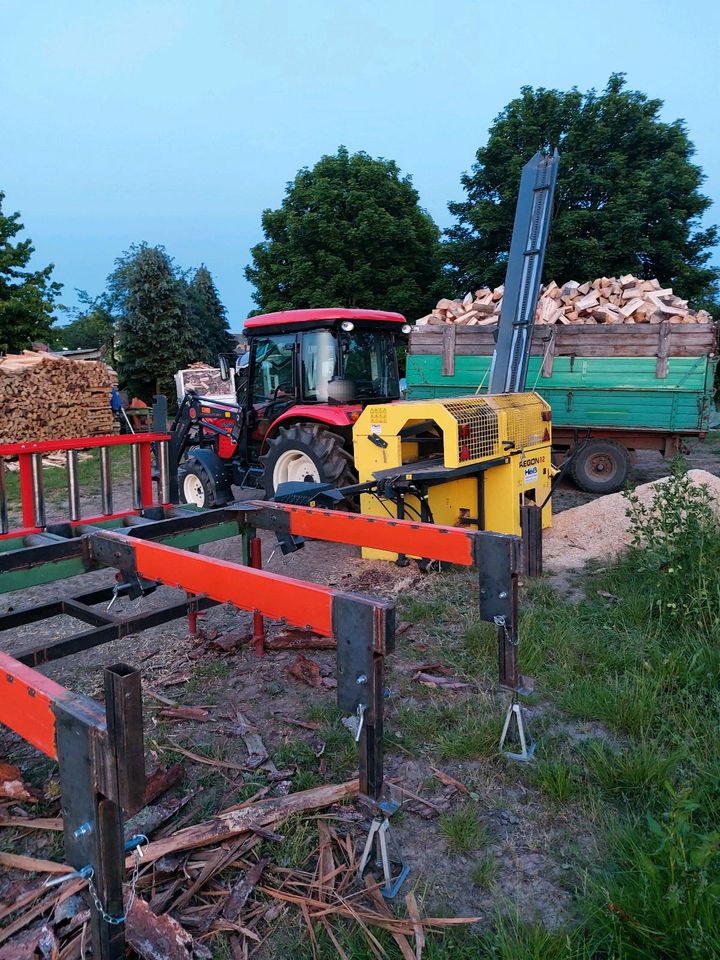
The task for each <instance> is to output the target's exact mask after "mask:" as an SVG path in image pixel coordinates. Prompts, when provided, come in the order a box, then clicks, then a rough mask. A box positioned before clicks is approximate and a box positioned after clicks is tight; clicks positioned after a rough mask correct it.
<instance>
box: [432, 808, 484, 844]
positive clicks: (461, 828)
mask: <svg viewBox="0 0 720 960" xmlns="http://www.w3.org/2000/svg"><path fill="white" fill-rule="evenodd" d="M439 827H440V835H441V836H442V837H443V838H444V839H445V840H446V841H447V844H448V846H449V847H450V849H451V850H455V851H457V852H459V853H471V852H472V851H473V850H477V849H479V848H480V847H482V846H483V845H484V844H485V843H487V831H486V829H485V827H484V826H483V825H482V823H480V820H479V819H478V814H477V808H476V807H475V805H474V804H471V803H468V804H465V805H464V806H462V807H456V808H455V809H454V810H452V811H450V812H448V813H442V814H441V815H440V820H439Z"/></svg>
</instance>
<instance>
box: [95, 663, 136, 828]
mask: <svg viewBox="0 0 720 960" xmlns="http://www.w3.org/2000/svg"><path fill="white" fill-rule="evenodd" d="M104 679H105V713H106V716H107V730H108V740H109V744H110V751H111V754H112V759H113V761H114V768H115V769H114V775H115V780H116V783H117V788H116V792H115V797H116V799H117V801H118V803H119V804H120V806H121V807H122V808H123V810H124V811H125V813H126V815H128V816H130V815H132V814H133V813H136V812H137V811H138V810H141V809H142V807H143V806H144V805H145V751H144V744H143V711H142V686H141V677H140V671H139V670H137V669H136V668H135V667H129V666H127V665H126V664H124V663H117V664H115V665H114V666H112V667H107V669H106V670H105V678H104Z"/></svg>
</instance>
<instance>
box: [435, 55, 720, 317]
mask: <svg viewBox="0 0 720 960" xmlns="http://www.w3.org/2000/svg"><path fill="white" fill-rule="evenodd" d="M662 106H663V103H662V101H661V100H657V99H650V98H649V97H648V96H646V95H645V94H644V93H641V92H639V91H637V90H628V89H627V88H626V84H625V78H624V76H623V75H622V74H613V75H612V76H611V77H610V79H609V81H608V84H607V86H606V87H605V89H604V90H603V91H602V92H601V93H597V92H596V91H595V90H589V91H588V92H587V93H581V92H580V91H579V90H577V89H575V88H573V89H572V90H569V91H567V92H563V91H560V90H546V89H543V88H539V89H533V88H532V87H523V88H522V90H521V92H520V96H519V97H516V98H515V99H514V100H512V101H511V102H510V103H509V104H508V105H507V106H506V107H505V109H504V110H503V111H502V112H501V113H500V114H499V116H498V117H497V118H496V119H495V122H494V123H493V125H492V127H491V128H490V132H489V136H488V140H487V143H486V145H485V146H484V147H481V148H480V149H479V150H478V151H477V154H476V162H475V164H474V165H473V167H472V170H471V171H470V173H466V174H464V175H463V177H462V185H463V187H464V189H465V192H466V198H465V199H464V200H462V201H460V202H457V203H451V204H450V212H451V213H453V214H454V215H455V216H456V217H457V221H458V222H457V224H456V225H455V226H454V227H452V228H450V229H449V230H448V231H447V235H448V238H449V242H448V244H447V253H448V259H449V261H450V263H451V264H452V265H453V267H454V270H455V275H456V285H457V290H458V291H459V290H466V289H467V290H472V289H475V288H476V287H478V286H481V285H484V284H489V285H490V286H495V285H496V284H499V283H502V280H503V277H504V273H505V262H506V255H507V251H508V248H509V245H510V235H511V232H512V223H513V214H514V209H515V201H516V198H517V188H518V182H519V178H520V170H521V167H522V165H523V164H524V163H525V162H526V161H527V160H528V159H529V158H530V157H531V156H532V155H533V154H534V153H535V151H536V150H538V149H544V150H547V151H549V150H551V149H552V148H553V147H558V148H559V150H560V154H561V157H560V173H559V177H558V184H557V191H556V211H555V221H554V224H553V229H552V236H551V241H550V245H549V247H548V252H547V257H546V259H545V278H546V279H550V278H555V279H557V280H558V281H559V282H562V281H565V280H571V279H574V280H579V281H584V280H589V279H594V278H595V277H600V276H612V275H616V276H619V275H621V274H625V273H633V274H635V275H636V276H639V277H643V278H651V277H658V278H659V279H660V281H661V283H662V284H663V286H668V287H672V288H673V290H674V291H675V292H676V293H678V294H679V295H680V296H683V297H686V298H691V299H692V300H693V301H694V302H695V304H696V305H698V306H700V305H707V304H708V302H709V301H710V302H711V301H713V300H714V299H715V297H716V295H717V281H718V276H719V275H720V273H719V271H718V270H717V269H716V268H714V267H713V266H712V265H710V263H709V260H710V256H711V252H712V248H713V246H714V245H715V243H716V241H717V229H716V227H713V226H703V225H702V216H703V214H704V213H705V211H706V210H707V209H708V207H709V206H710V200H709V199H708V198H707V197H706V196H704V195H703V193H702V192H701V189H700V188H701V185H702V182H703V180H704V175H703V173H702V170H701V169H700V167H699V166H698V165H697V164H695V163H694V162H693V160H692V158H693V156H694V153H695V150H694V147H693V144H692V143H691V141H690V139H689V137H688V133H687V130H686V127H685V124H684V122H683V121H682V120H675V121H674V122H672V123H666V122H664V121H663V120H661V119H660V111H661V109H662Z"/></svg>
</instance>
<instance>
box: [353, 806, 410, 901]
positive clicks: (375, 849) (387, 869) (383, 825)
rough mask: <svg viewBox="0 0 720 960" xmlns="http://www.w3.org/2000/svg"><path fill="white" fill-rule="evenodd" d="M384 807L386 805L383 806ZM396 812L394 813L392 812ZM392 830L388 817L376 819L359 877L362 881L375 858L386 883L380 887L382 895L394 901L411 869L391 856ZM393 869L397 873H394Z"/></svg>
mask: <svg viewBox="0 0 720 960" xmlns="http://www.w3.org/2000/svg"><path fill="white" fill-rule="evenodd" d="M382 806H384V804H383V805H382ZM391 812H394V811H391ZM389 830H390V821H389V820H388V818H387V817H386V816H381V817H375V819H374V820H373V822H372V824H371V826H370V832H369V833H368V837H367V840H366V841H365V849H364V850H363V855H362V857H361V858H360V866H359V867H358V877H359V878H360V879H361V880H362V878H363V875H364V873H365V871H366V869H367V867H368V864H369V862H370V860H371V858H374V861H375V866H376V868H377V869H378V871H379V870H382V874H383V879H384V880H385V883H384V884H383V886H382V887H380V893H381V894H382V895H383V896H384V897H385V899H386V900H392V899H393V898H394V897H395V896H397V893H398V891H399V890H400V887H401V886H402V885H403V883H404V882H405V880H406V879H407V876H408V874H409V873H410V867H409V866H408V865H407V864H406V863H403V862H402V860H396V859H393V858H392V857H391V856H390V851H389V847H388V836H387V835H388V832H389ZM393 867H394V868H395V871H394V873H393Z"/></svg>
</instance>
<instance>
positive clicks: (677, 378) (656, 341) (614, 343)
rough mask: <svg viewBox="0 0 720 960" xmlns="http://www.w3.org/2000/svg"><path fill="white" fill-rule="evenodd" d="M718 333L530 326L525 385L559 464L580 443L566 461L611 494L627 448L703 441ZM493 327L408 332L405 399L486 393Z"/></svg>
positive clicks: (623, 474)
mask: <svg viewBox="0 0 720 960" xmlns="http://www.w3.org/2000/svg"><path fill="white" fill-rule="evenodd" d="M718 326H719V325H718V324H671V323H669V322H668V321H664V322H663V323H660V324H642V325H641V324H635V325H632V324H628V325H625V324H623V325H613V326H608V325H604V324H603V325H600V324H598V325H584V324H583V325H580V324H577V325H568V326H541V325H539V326H536V327H535V330H534V332H533V345H532V355H531V358H530V365H529V370H528V375H527V380H526V388H527V389H528V390H537V392H538V393H540V394H541V395H542V396H543V397H544V399H545V400H547V402H548V403H550V405H551V406H552V411H553V413H552V416H553V447H554V448H555V450H556V453H557V457H558V460H559V461H560V460H562V459H563V458H564V457H565V456H566V455H567V453H568V451H569V450H571V449H572V448H573V447H575V446H578V450H577V452H576V456H575V457H574V458H573V463H572V475H573V478H574V479H575V482H576V483H577V484H578V486H580V487H581V488H582V489H584V490H588V491H590V492H593V493H610V492H612V491H614V490H618V489H620V488H621V487H622V486H623V484H624V483H625V480H626V478H627V476H628V473H629V470H630V464H631V460H632V455H633V453H634V451H636V450H659V451H660V452H661V453H662V454H664V455H665V456H671V455H673V454H674V453H675V452H676V451H677V450H678V449H679V448H680V444H681V441H682V439H683V438H685V437H700V438H702V437H703V436H704V435H705V433H706V431H707V430H708V428H709V426H710V419H711V416H712V414H713V411H714V405H713V378H714V374H715V367H716V364H717V357H716V352H717V346H718ZM496 330H497V327H496V325H495V324H492V325H487V326H460V325H453V324H442V325H436V326H430V325H428V326H422V327H415V328H414V329H413V331H412V333H411V335H410V347H409V354H408V358H407V384H408V398H409V399H411V400H423V399H429V398H434V397H451V396H467V395H469V394H474V393H483V392H485V391H486V390H487V384H488V379H489V370H490V362H491V358H492V353H493V350H494V347H495V335H496ZM580 444H581V446H580Z"/></svg>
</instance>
